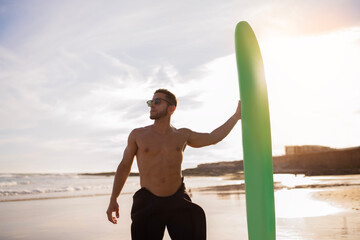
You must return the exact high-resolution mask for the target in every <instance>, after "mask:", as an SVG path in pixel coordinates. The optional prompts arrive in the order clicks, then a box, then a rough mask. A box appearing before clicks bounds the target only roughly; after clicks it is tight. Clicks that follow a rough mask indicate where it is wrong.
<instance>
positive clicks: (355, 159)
mask: <svg viewBox="0 0 360 240" xmlns="http://www.w3.org/2000/svg"><path fill="white" fill-rule="evenodd" d="M273 164H274V165H273V166H274V172H275V173H288V172H291V173H299V174H306V175H325V174H326V175H331V174H359V173H360V147H354V148H344V149H330V150H324V151H320V152H310V153H301V154H294V155H285V156H278V157H274V158H273Z"/></svg>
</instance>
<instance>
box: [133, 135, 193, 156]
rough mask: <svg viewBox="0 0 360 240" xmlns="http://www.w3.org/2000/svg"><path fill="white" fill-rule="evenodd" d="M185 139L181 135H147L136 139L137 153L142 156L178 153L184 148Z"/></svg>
mask: <svg viewBox="0 0 360 240" xmlns="http://www.w3.org/2000/svg"><path fill="white" fill-rule="evenodd" d="M186 140H187V139H186V137H185V136H183V135H181V134H171V135H166V136H161V135H157V134H148V135H144V136H141V137H140V138H139V139H137V145H138V151H139V152H140V153H144V154H151V155H157V154H160V153H166V154H171V153H180V152H183V151H184V149H185V146H186Z"/></svg>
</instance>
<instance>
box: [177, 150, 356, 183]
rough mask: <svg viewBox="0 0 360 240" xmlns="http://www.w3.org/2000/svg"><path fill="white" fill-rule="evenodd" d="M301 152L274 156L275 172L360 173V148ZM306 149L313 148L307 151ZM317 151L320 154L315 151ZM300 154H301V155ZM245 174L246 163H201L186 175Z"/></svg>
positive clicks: (315, 173) (184, 172)
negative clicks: (244, 165)
mask: <svg viewBox="0 0 360 240" xmlns="http://www.w3.org/2000/svg"><path fill="white" fill-rule="evenodd" d="M297 149H298V150H297V151H296V152H297V153H291V154H288V155H284V156H276V157H273V169H274V173H293V174H305V175H334V174H336V175H342V174H360V147H354V148H345V149H332V148H327V147H318V146H316V147H310V146H304V147H303V148H302V150H299V147H298V146H297ZM304 149H311V151H308V152H307V151H305V150H304ZM314 149H317V150H318V151H314ZM299 152H300V153H299ZM242 171H243V161H242V160H240V161H231V162H217V163H207V164H200V165H198V166H197V167H196V168H192V169H185V170H184V171H183V175H185V176H221V175H225V174H235V173H239V172H242Z"/></svg>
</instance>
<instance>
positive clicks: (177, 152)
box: [134, 126, 190, 196]
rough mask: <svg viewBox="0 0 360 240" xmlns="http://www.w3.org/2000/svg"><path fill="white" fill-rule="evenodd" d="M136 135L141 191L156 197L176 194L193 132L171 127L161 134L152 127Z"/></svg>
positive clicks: (137, 132)
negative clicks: (185, 152) (143, 190)
mask: <svg viewBox="0 0 360 240" xmlns="http://www.w3.org/2000/svg"><path fill="white" fill-rule="evenodd" d="M134 131H135V136H136V137H135V138H136V145H137V152H136V159H137V164H138V167H139V172H140V185H141V187H145V188H146V189H148V190H149V191H150V192H152V193H153V194H155V195H157V196H170V195H172V194H174V193H175V192H176V191H177V190H178V188H179V187H180V185H181V183H182V179H181V178H182V176H181V163H182V160H183V152H184V150H185V147H186V144H187V140H188V138H189V134H190V131H189V130H188V129H176V128H173V127H171V128H170V129H169V130H168V131H167V132H166V133H165V134H161V133H158V132H156V130H154V129H153V126H147V127H144V128H138V129H135V130H134Z"/></svg>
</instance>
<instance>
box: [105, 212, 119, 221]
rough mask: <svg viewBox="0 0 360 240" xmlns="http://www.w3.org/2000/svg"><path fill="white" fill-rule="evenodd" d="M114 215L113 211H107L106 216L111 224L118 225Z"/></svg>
mask: <svg viewBox="0 0 360 240" xmlns="http://www.w3.org/2000/svg"><path fill="white" fill-rule="evenodd" d="M112 213H113V212H111V211H107V212H106V215H107V217H108V220H109V221H110V222H112V223H114V224H116V223H117V221H116V218H115V217H113V215H112Z"/></svg>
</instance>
